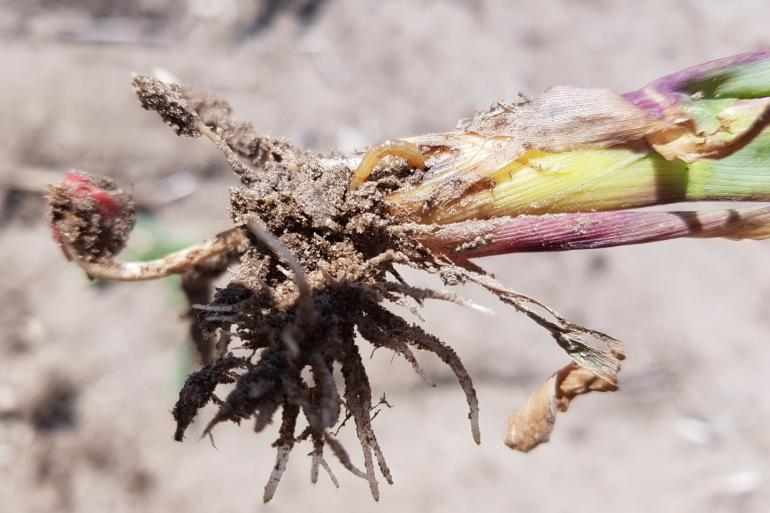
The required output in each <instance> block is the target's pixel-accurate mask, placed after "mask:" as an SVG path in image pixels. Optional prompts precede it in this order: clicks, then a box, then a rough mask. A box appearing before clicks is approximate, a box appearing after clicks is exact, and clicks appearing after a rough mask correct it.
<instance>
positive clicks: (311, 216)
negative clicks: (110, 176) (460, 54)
mask: <svg viewBox="0 0 770 513" xmlns="http://www.w3.org/2000/svg"><path fill="white" fill-rule="evenodd" d="M134 87H135V89H136V92H137V94H138V96H139V99H140V101H141V103H142V106H143V107H144V108H145V109H149V110H153V111H156V112H157V113H158V114H160V116H161V118H162V119H163V120H164V121H165V122H166V123H167V124H168V125H170V126H172V127H173V128H174V129H175V130H176V132H177V133H178V134H180V135H184V136H190V137H198V136H200V135H203V136H204V137H206V138H208V139H210V140H211V141H213V142H214V143H215V144H216V146H217V147H218V148H219V149H220V150H221V151H222V152H223V154H224V155H225V158H226V159H227V162H228V163H229V165H230V167H232V169H233V171H234V172H235V173H236V174H237V175H238V177H239V178H240V185H239V186H237V187H235V188H233V189H232V191H231V194H230V215H231V218H232V221H233V223H234V228H233V229H232V230H230V231H228V232H226V233H224V234H221V235H219V236H217V237H214V238H213V239H211V240H209V241H205V242H203V243H201V244H200V245H198V246H195V247H193V248H190V249H188V250H185V251H183V252H180V253H177V254H174V255H170V256H169V257H167V258H165V259H161V260H159V261H156V262H149V263H147V262H145V263H130V262H129V263H125V262H120V261H119V260H117V258H116V255H117V253H118V252H119V250H120V249H121V248H122V245H123V243H124V242H125V239H126V237H127V236H128V231H129V230H130V227H131V225H132V223H133V217H132V216H133V208H132V207H131V205H130V200H129V199H128V198H127V197H126V195H125V193H122V192H119V191H117V190H116V187H115V185H114V184H112V183H111V182H108V181H103V180H101V179H98V180H97V179H94V178H91V177H86V176H85V175H77V176H78V177H79V178H71V179H70V180H69V182H68V181H66V180H65V182H64V183H63V184H62V185H60V186H57V187H52V188H51V192H50V198H51V201H50V206H51V210H50V211H51V214H50V216H51V222H52V225H53V227H54V232H55V234H56V237H57V240H59V242H60V243H61V245H62V247H63V249H64V251H65V253H66V254H67V255H68V256H69V257H70V258H72V259H74V260H75V261H77V262H78V263H79V264H80V265H81V266H82V267H83V268H84V269H85V270H86V272H88V273H89V274H90V275H91V276H94V277H99V278H107V279H117V280H121V279H125V280H136V279H152V278H156V277H160V276H163V275H166V274H169V273H177V274H182V275H183V276H184V277H185V278H186V281H185V283H187V284H188V285H189V286H188V287H186V290H187V289H188V288H189V289H190V291H193V292H194V295H193V296H192V298H191V302H192V303H194V305H193V308H192V316H193V322H194V323H195V326H196V330H197V332H198V333H199V339H200V340H210V341H211V343H210V344H208V345H206V347H207V349H206V351H207V353H208V354H206V355H204V357H203V358H202V361H203V362H204V365H203V367H202V368H201V369H200V370H198V371H196V372H194V373H192V374H191V375H190V376H189V377H188V379H187V382H186V384H185V385H184V387H183V388H182V390H181V392H180V394H179V400H178V402H177V404H176V406H175V408H174V410H173V415H174V418H175V419H176V422H177V429H176V432H175V434H174V438H175V439H177V440H182V439H183V437H184V434H185V430H186V429H187V428H188V427H189V426H190V424H191V423H192V422H193V419H194V418H195V417H196V414H197V413H198V411H199V410H200V409H201V408H202V407H203V406H205V405H206V404H208V403H209V402H214V403H215V404H216V405H217V406H218V408H219V409H218V412H217V413H216V415H215V416H214V418H213V419H211V420H210V421H209V423H208V425H207V427H206V429H205V433H211V432H212V430H213V429H214V428H215V427H216V426H217V425H218V424H220V423H222V422H225V421H230V422H235V423H241V422H242V421H248V422H250V423H252V425H253V428H254V430H255V431H256V432H260V431H262V430H263V429H264V428H265V427H266V426H268V425H269V424H270V423H271V422H272V421H273V420H274V419H276V418H278V419H280V421H279V422H280V430H279V436H278V439H277V440H275V442H274V443H273V445H274V447H275V448H276V452H277V455H276V460H275V465H274V467H273V471H272V474H271V476H270V479H269V481H268V483H267V486H266V487H265V491H264V499H265V501H268V500H270V498H271V497H272V496H273V494H274V493H275V491H276V488H277V486H278V483H279V481H280V479H281V475H282V474H283V472H284V470H285V469H286V466H287V464H288V461H289V458H290V456H291V455H292V454H293V450H294V448H295V447H296V446H297V444H298V443H300V442H305V441H307V442H309V443H310V444H311V446H312V452H311V478H312V480H313V481H315V480H316V479H317V476H318V469H319V467H323V468H324V469H325V470H326V471H327V472H328V473H329V475H330V476H331V479H332V480H334V482H335V483H336V478H335V477H334V476H333V474H332V473H331V468H330V465H329V464H328V462H327V458H329V457H330V456H329V455H331V457H333V458H335V459H336V460H338V461H339V463H340V464H341V465H342V466H343V467H344V468H345V469H347V470H348V471H350V472H351V473H353V474H354V475H356V476H358V477H360V478H362V479H365V480H366V481H367V482H368V486H369V488H370V490H371V494H372V496H373V497H374V498H375V499H377V498H378V497H379V493H380V491H379V480H378V474H379V475H381V476H382V477H383V478H384V479H385V481H387V482H388V483H392V482H393V478H392V475H391V471H390V469H389V467H388V464H387V462H386V460H385V457H384V455H383V451H382V450H381V447H380V444H379V442H378V439H377V436H376V434H375V431H374V428H373V426H372V416H373V412H374V407H375V402H376V400H374V399H373V397H372V391H371V386H370V382H369V378H368V375H367V372H366V368H365V366H364V362H363V359H362V357H361V353H362V352H363V351H362V349H361V348H360V347H359V343H358V342H357V340H356V339H357V335H360V337H361V338H363V339H364V340H366V341H368V342H369V343H370V344H371V345H372V346H374V347H375V348H387V349H390V350H392V351H394V352H395V353H396V354H398V355H400V356H402V357H403V358H404V359H405V360H407V361H408V362H409V363H410V364H411V366H412V367H413V368H414V370H415V371H416V372H417V373H418V374H419V375H420V376H421V377H423V378H424V379H425V380H426V381H428V382H430V380H429V378H428V377H427V376H426V375H425V373H424V372H423V370H422V369H421V368H420V366H419V364H418V362H417V359H416V358H415V354H414V352H415V351H425V352H428V353H433V354H434V355H435V356H436V357H437V358H439V359H440V360H441V361H442V362H444V363H445V364H446V365H447V366H448V367H449V368H450V369H451V370H452V372H453V373H454V375H455V376H456V378H457V381H458V383H459V385H460V388H461V389H462V392H463V393H464V394H465V397H466V399H467V402H468V419H469V423H470V430H471V433H472V436H473V439H474V440H475V441H476V442H477V443H480V441H481V434H480V428H479V402H478V398H477V396H476V390H475V389H474V386H473V382H472V380H471V377H470V375H469V373H468V371H467V370H466V368H465V366H464V365H463V363H462V361H461V360H460V358H459V356H458V355H457V353H456V352H455V351H454V350H453V349H452V348H451V347H450V346H449V345H447V344H446V343H445V342H443V341H441V340H439V339H438V338H436V337H435V336H433V335H431V334H430V333H429V332H427V331H426V330H425V329H423V328H422V327H420V326H418V325H414V324H410V323H409V322H407V321H406V320H404V319H403V318H401V317H399V316H398V315H396V314H394V313H392V311H391V310H389V309H386V308H385V307H384V305H385V304H387V303H392V304H395V305H399V306H403V307H407V308H411V306H410V305H412V304H416V305H420V304H421V303H422V302H423V301H425V300H428V299H432V300H440V301H450V302H454V303H460V304H466V305H470V303H469V302H467V301H466V300H463V299H462V298H459V297H457V296H455V295H454V294H451V293H448V292H445V291H437V290H428V289H422V288H418V287H413V286H410V285H409V284H407V283H406V282H404V280H403V279H402V278H401V276H400V275H399V274H398V272H397V269H396V268H395V267H394V266H396V265H397V264H398V265H402V266H408V267H411V268H414V269H417V270H420V271H423V272H427V273H430V274H434V275H437V276H440V277H441V278H442V279H443V280H444V282H445V283H447V284H451V285H456V284H461V283H464V282H468V281H471V282H475V283H478V284H480V285H481V286H483V287H485V288H486V289H487V290H489V291H490V292H491V293H493V294H495V295H497V296H498V297H499V298H500V299H501V300H502V301H503V302H505V303H507V304H509V305H511V306H513V307H514V308H515V309H516V310H518V311H521V312H523V313H524V314H526V315H527V316H529V317H530V318H532V319H533V320H534V321H535V322H537V323H538V324H540V325H541V326H543V327H545V328H546V329H547V330H548V331H549V332H550V333H551V334H552V335H553V336H554V338H555V339H556V341H557V342H558V343H559V344H560V345H561V346H562V347H563V348H564V349H565V350H566V351H567V352H568V353H569V355H570V356H571V357H572V358H573V360H574V361H575V362H577V364H578V365H580V366H581V367H584V368H586V369H588V370H589V371H591V372H590V373H589V374H590V375H591V377H592V379H601V380H604V381H606V382H607V383H611V384H612V386H613V387H614V385H615V384H616V374H617V372H618V370H619V360H620V359H622V347H621V346H620V343H619V342H618V341H617V340H615V339H613V338H611V337H609V336H607V335H604V334H602V333H599V332H596V331H593V330H589V329H586V328H584V327H582V326H578V325H576V324H573V323H570V322H568V321H566V320H565V319H563V318H562V317H561V316H559V315H558V314H556V313H555V312H554V311H552V310H551V309H549V308H547V307H545V306H544V305H542V304H540V303H538V302H537V301H535V300H533V299H530V298H527V297H526V296H523V295H521V294H518V293H515V292H513V291H510V290H508V289H506V288H504V287H503V286H502V285H500V284H499V283H497V282H495V281H494V279H493V278H492V277H491V276H489V275H487V274H485V273H484V272H483V271H482V270H481V269H479V268H478V267H476V266H475V265H473V264H471V263H469V262H467V261H463V260H458V259H450V258H448V257H446V256H444V255H442V254H440V253H436V252H435V251H434V250H431V249H430V248H429V247H427V246H426V245H425V244H423V242H421V235H422V234H424V233H425V231H426V230H430V229H431V227H430V226H427V225H418V224H415V222H414V218H412V217H408V216H406V215H405V214H402V213H399V212H398V211H397V210H396V209H393V208H391V207H390V206H389V205H388V204H387V202H385V201H383V198H385V197H386V196H387V195H389V194H391V193H393V192H394V191H396V190H398V189H399V188H401V187H403V186H404V185H405V184H408V183H410V181H414V180H416V179H417V178H419V176H420V174H421V173H422V172H423V168H424V167H425V165H426V164H425V161H424V159H423V158H422V156H421V155H420V153H419V152H418V153H417V155H415V153H414V152H415V151H416V149H415V148H414V147H413V146H412V145H406V144H394V143H390V144H389V146H388V147H386V148H378V149H376V151H375V152H374V153H373V154H370V155H369V157H367V158H364V157H363V156H362V155H360V154H354V155H343V154H339V153H329V154H317V153H312V152H308V151H304V150H302V149H299V148H296V147H294V146H292V145H291V144H289V143H288V142H286V141H284V140H281V139H273V138H269V137H261V136H259V135H258V134H256V133H255V131H254V129H253V128H252V126H251V125H250V124H248V123H243V122H240V121H237V120H235V119H234V118H233V117H232V115H231V109H230V106H229V105H228V104H227V103H225V102H223V101H221V100H218V99H216V98H213V97H211V96H209V95H207V94H202V93H200V92H197V91H195V90H192V89H189V88H186V87H181V86H178V85H174V84H166V83H162V82H160V81H158V80H155V79H152V78H149V77H145V76H139V77H137V78H136V79H135V80H134ZM421 150H423V151H424V148H421ZM372 155H374V157H372ZM373 159H374V160H373ZM362 160H363V161H364V164H361V162H362ZM359 165H362V166H364V167H363V168H361V169H358V172H356V170H357V168H359ZM354 176H355V177H356V178H355V179H354V180H353V181H352V182H351V177H354ZM102 190H104V191H107V193H109V196H100V195H99V194H101V193H98V194H97V193H96V192H95V191H102ZM107 197H108V198H117V200H112V199H110V200H109V201H108V200H107V199H105V198H107ZM99 198H102V199H101V200H100V199H99ZM228 268H231V271H232V274H233V275H232V279H231V280H230V282H229V284H227V285H226V286H224V287H223V288H219V289H217V290H215V291H214V293H213V296H212V297H211V298H210V299H209V300H208V301H206V300H203V299H202V298H205V296H206V295H207V294H208V292H207V291H208V290H209V284H210V282H211V280H213V279H214V278H216V277H217V276H219V275H220V274H221V273H222V272H224V271H225V270H226V269H228ZM471 306H472V305H471ZM202 345H205V344H203V343H202ZM308 376H309V377H308ZM338 383H339V384H338ZM226 384H230V385H232V389H231V391H230V392H229V393H228V394H227V395H226V396H224V397H221V398H220V397H219V396H218V395H217V391H218V388H219V387H220V385H226ZM610 388H611V387H610ZM279 411H280V414H279ZM347 419H351V420H352V423H353V425H354V427H355V432H356V435H357V437H358V440H359V442H360V453H359V454H358V455H357V456H356V455H355V454H352V453H349V452H348V450H347V449H346V448H344V447H343V446H342V445H341V444H340V442H339V441H338V440H337V439H336V437H335V432H336V431H335V430H336V429H338V428H339V426H340V424H341V423H343V422H345V421H346V420H347ZM361 459H362V462H363V463H362V465H361V464H358V463H356V462H357V461H359V460H361Z"/></svg>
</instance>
